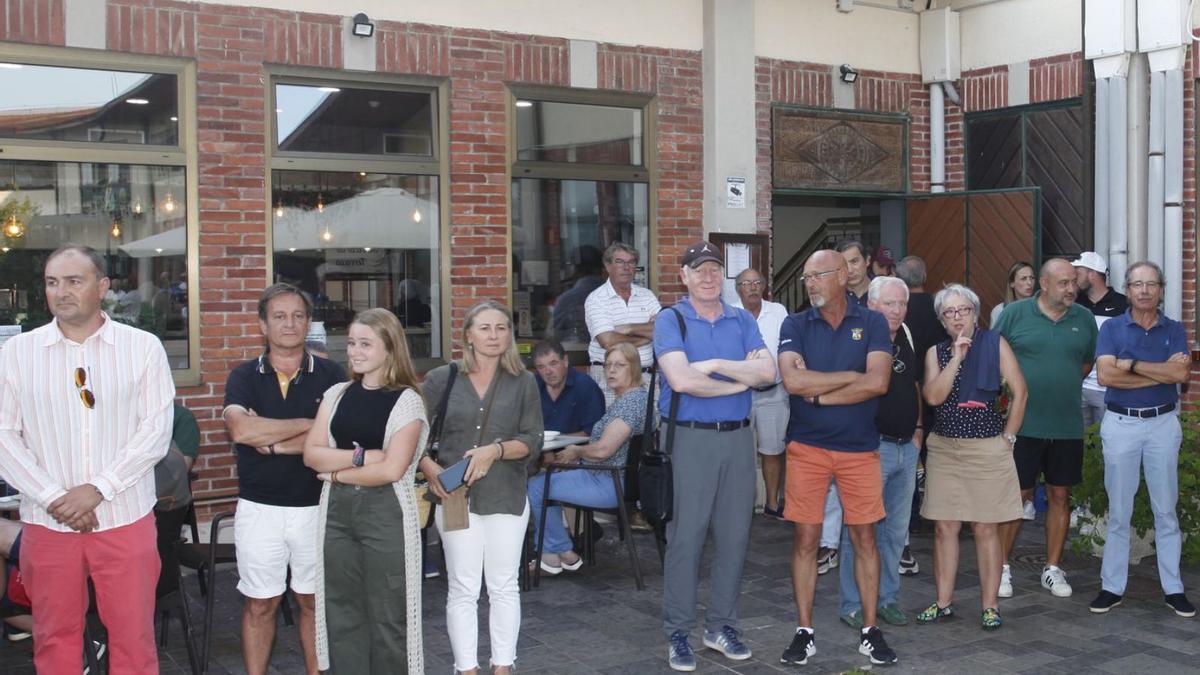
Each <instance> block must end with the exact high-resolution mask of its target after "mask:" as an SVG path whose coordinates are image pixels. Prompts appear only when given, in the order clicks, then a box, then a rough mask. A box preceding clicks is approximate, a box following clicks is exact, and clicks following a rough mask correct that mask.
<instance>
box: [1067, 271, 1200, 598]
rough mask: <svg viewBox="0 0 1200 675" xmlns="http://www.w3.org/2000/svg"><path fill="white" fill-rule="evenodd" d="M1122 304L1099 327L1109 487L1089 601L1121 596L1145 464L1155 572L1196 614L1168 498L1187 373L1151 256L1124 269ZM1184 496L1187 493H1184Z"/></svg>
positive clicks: (1173, 498) (1183, 348)
mask: <svg viewBox="0 0 1200 675" xmlns="http://www.w3.org/2000/svg"><path fill="white" fill-rule="evenodd" d="M1125 290H1126V292H1127V293H1128V294H1129V302H1130V308H1129V311H1128V312H1127V313H1125V314H1122V315H1121V316H1117V317H1113V318H1111V319H1109V320H1108V321H1106V322H1105V323H1104V325H1103V326H1101V327H1100V337H1099V339H1098V340H1097V341H1096V372H1097V375H1098V376H1099V379H1100V384H1102V385H1104V386H1105V387H1107V388H1108V389H1107V391H1105V393H1104V404H1105V406H1106V407H1107V408H1108V410H1107V411H1106V412H1105V413H1104V419H1103V420H1102V421H1101V422H1100V438H1101V440H1102V441H1103V443H1104V489H1105V490H1106V491H1107V492H1108V537H1107V539H1106V540H1105V542H1104V562H1103V563H1102V564H1101V566H1100V594H1099V595H1097V596H1096V599H1095V600H1092V604H1091V606H1090V609H1091V610H1092V612H1094V613H1097V614H1103V613H1105V612H1107V611H1108V610H1110V609H1112V608H1113V607H1116V606H1117V605H1119V604H1121V596H1123V595H1124V594H1125V582H1126V580H1127V578H1128V576H1129V521H1130V518H1131V517H1132V516H1133V496H1134V494H1136V493H1137V490H1138V482H1139V478H1140V476H1139V475H1138V474H1139V470H1138V469H1139V466H1141V467H1142V469H1143V470H1144V471H1145V472H1146V487H1147V488H1148V489H1149V490H1150V507H1151V509H1152V510H1153V511H1154V545H1155V551H1156V553H1157V556H1156V557H1157V559H1158V580H1159V583H1161V584H1162V589H1163V594H1164V595H1165V600H1166V603H1167V606H1168V607H1170V608H1171V609H1172V610H1174V611H1175V613H1176V614H1178V615H1179V616H1184V617H1191V616H1195V615H1196V608H1195V607H1193V606H1192V603H1190V602H1188V599H1187V596H1186V595H1184V593H1183V580H1182V579H1181V578H1180V576H1179V556H1180V550H1181V547H1182V543H1183V542H1182V538H1181V536H1180V533H1179V518H1178V516H1177V515H1176V513H1175V503H1176V502H1177V501H1178V499H1179V472H1178V469H1179V444H1180V442H1181V441H1182V439H1183V432H1182V429H1181V428H1180V425H1179V411H1178V410H1177V407H1178V405H1179V390H1178V388H1177V385H1179V384H1181V383H1183V382H1185V381H1187V378H1188V366H1189V361H1190V359H1189V358H1188V348H1187V334H1186V333H1185V332H1184V329H1183V324H1181V323H1179V322H1178V321H1173V320H1171V319H1168V318H1167V317H1166V316H1164V315H1163V314H1162V312H1161V311H1160V310H1159V303H1160V302H1162V296H1163V273H1162V269H1160V268H1159V266H1158V265H1156V264H1154V263H1152V262H1145V261H1143V262H1137V263H1134V264H1133V265H1130V266H1129V269H1128V270H1127V271H1126V272H1125ZM1187 497H1188V498H1189V499H1190V498H1194V495H1188V496H1187Z"/></svg>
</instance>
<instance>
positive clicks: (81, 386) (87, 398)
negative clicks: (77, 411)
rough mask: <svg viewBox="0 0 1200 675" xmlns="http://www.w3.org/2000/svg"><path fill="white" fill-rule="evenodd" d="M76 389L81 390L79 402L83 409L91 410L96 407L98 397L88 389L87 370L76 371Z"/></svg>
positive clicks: (77, 369) (79, 369) (78, 369)
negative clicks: (81, 403)
mask: <svg viewBox="0 0 1200 675" xmlns="http://www.w3.org/2000/svg"><path fill="white" fill-rule="evenodd" d="M75 388H76V389H78V390H79V400H80V401H82V402H83V407H85V408H87V409H88V410H91V409H93V408H95V407H96V395H95V394H93V393H92V390H91V389H88V388H87V370H85V369H83V368H82V367H80V368H76V369H75Z"/></svg>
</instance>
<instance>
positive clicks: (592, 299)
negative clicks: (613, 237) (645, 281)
mask: <svg viewBox="0 0 1200 675" xmlns="http://www.w3.org/2000/svg"><path fill="white" fill-rule="evenodd" d="M637 265H638V252H637V249H635V248H634V247H632V246H630V245H629V244H625V243H622V242H619V241H617V242H613V243H612V244H610V245H609V247H608V248H607V249H605V251H604V269H605V270H607V271H608V281H606V282H604V285H602V286H601V287H600V288H597V289H596V290H594V291H592V292H591V294H590V295H588V298H587V301H586V302H585V303H584V318H585V319H586V320H587V327H588V333H590V334H591V336H592V341H591V342H590V343H589V344H588V360H589V361H590V362H591V370H590V372H591V375H592V379H594V380H596V384H598V385H600V388H601V389H602V390H604V402H605V405H608V404H611V403H612V401H613V392H612V390H611V389H609V388H608V380H607V378H606V377H605V376H604V352H605V351H606V350H607V349H608V348H609V347H611V346H613V345H615V344H617V343H619V342H628V343H630V344H632V345H633V346H634V347H637V349H638V354H639V355H640V356H641V359H642V370H643V371H647V370H648V369H649V368H650V367H652V366H653V365H654V348H653V347H652V346H651V344H650V342H651V340H652V339H653V337H654V317H655V315H657V314H658V311H659V310H660V309H662V306H661V305H659V304H658V298H656V297H655V296H654V293H653V292H651V291H650V289H648V288H642V287H641V286H637V285H635V284H634V283H633V275H634V274H635V273H636V272H637Z"/></svg>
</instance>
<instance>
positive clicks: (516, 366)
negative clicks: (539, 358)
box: [459, 300, 525, 375]
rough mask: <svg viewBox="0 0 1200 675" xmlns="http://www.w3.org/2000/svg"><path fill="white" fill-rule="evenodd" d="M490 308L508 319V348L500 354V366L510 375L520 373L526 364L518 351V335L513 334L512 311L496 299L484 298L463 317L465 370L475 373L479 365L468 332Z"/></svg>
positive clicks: (462, 344)
mask: <svg viewBox="0 0 1200 675" xmlns="http://www.w3.org/2000/svg"><path fill="white" fill-rule="evenodd" d="M489 309H494V310H496V311H497V312H500V313H501V314H503V315H504V318H505V320H507V321H508V335H509V339H508V348H507V349H505V350H504V352H503V353H502V354H500V368H501V369H502V370H504V371H505V372H507V373H508V374H509V375H520V374H521V373H523V372H525V364H523V363H521V355H520V354H518V353H517V339H516V336H515V335H513V318H512V313H511V312H509V311H508V308H507V307H505V306H504V305H502V304H500V303H498V302H496V301H495V300H484V301H483V302H480V303H476V304H475V306H474V307H472V308H471V309H469V310H467V316H466V318H464V319H463V329H462V338H461V343H460V345H459V346H460V347H462V352H463V357H462V366H463V370H465V371H467V372H468V373H473V372H475V368H476V366H477V365H478V364H477V363H476V361H475V349H474V348H473V347H472V346H471V343H470V342H468V341H467V333H470V332H471V327H472V326H474V325H475V317H477V316H479V315H480V314H482V313H483V312H486V311H487V310H489Z"/></svg>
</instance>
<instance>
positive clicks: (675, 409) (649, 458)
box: [638, 307, 687, 532]
mask: <svg viewBox="0 0 1200 675" xmlns="http://www.w3.org/2000/svg"><path fill="white" fill-rule="evenodd" d="M671 311H672V312H674V313H675V318H676V319H678V321H679V333H680V335H681V336H682V338H683V339H685V340H686V339H687V326H686V325H684V322H683V315H682V314H680V313H679V310H677V309H675V308H674V307H672V308H671ZM657 374H658V368H657V363H656V364H655V369H654V372H652V373H651V375H650V396H649V397H648V399H649V400H648V404H647V408H648V410H647V413H646V425H647V428H648V427H649V425H650V420H651V419H653V418H652V417H651V415H653V413H654V380H655V376H656V375H657ZM678 413H679V392H677V391H672V392H671V406H670V412H669V413H668V417H667V438H666V444H665V447H662V448H660V447H659V445H658V434H653V433H646V434H645V435H644V438H643V443H644V445H645V449H644V451H643V453H642V465H641V467H639V468H638V497H639V500H640V507H641V510H642V515H643V516H645V518H646V522H648V523H650V524H651V525H652V526H654V529H655V530H658V531H659V532H661V531H662V529H663V528H664V527H666V525H667V523H669V522H671V518H672V517H673V516H674V515H675V478H674V476H673V475H672V466H671V451H672V450H673V449H674V446H675V417H676V415H678Z"/></svg>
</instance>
